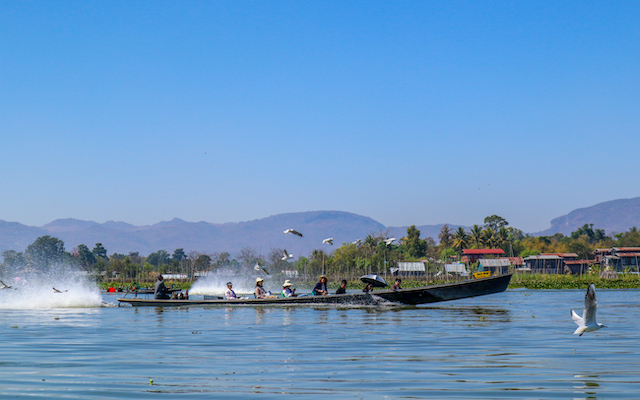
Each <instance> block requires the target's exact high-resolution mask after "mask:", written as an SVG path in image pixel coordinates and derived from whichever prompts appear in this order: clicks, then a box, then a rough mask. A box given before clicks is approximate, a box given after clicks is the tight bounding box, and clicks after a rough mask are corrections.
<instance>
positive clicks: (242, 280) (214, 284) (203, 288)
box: [189, 269, 277, 296]
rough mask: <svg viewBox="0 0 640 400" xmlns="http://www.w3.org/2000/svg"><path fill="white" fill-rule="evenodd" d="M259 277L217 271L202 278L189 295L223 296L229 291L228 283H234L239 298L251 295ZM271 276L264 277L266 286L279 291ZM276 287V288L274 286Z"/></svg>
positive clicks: (192, 287)
mask: <svg viewBox="0 0 640 400" xmlns="http://www.w3.org/2000/svg"><path fill="white" fill-rule="evenodd" d="M256 278H257V276H253V277H252V276H250V275H248V274H247V273H246V272H245V273H238V272H237V271H231V270H227V269H221V270H217V271H215V272H212V273H211V274H209V275H207V276H203V277H200V278H199V279H198V280H197V281H196V282H194V284H193V285H192V286H191V289H189V294H194V295H195V294H207V295H217V296H221V295H223V294H224V292H225V290H227V282H232V283H233V290H234V291H235V292H236V294H237V295H238V296H240V295H243V294H245V295H246V294H250V293H253V291H254V290H255V288H256ZM270 278H271V277H270V276H262V279H264V280H265V282H264V286H265V288H267V290H269V288H270V287H271V286H273V288H271V289H272V290H273V289H276V291H277V284H275V283H273V281H272V280H271V279H270ZM274 285H276V286H274Z"/></svg>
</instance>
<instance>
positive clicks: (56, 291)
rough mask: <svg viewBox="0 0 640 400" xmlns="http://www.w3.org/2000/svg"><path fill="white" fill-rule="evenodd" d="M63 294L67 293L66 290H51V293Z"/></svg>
mask: <svg viewBox="0 0 640 400" xmlns="http://www.w3.org/2000/svg"><path fill="white" fill-rule="evenodd" d="M64 292H68V290H58V289H56V288H53V293H64Z"/></svg>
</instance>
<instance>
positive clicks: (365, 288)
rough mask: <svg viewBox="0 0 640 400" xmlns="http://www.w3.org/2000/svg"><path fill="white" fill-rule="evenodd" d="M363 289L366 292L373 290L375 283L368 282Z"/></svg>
mask: <svg viewBox="0 0 640 400" xmlns="http://www.w3.org/2000/svg"><path fill="white" fill-rule="evenodd" d="M362 291H363V292H365V293H369V292H373V285H372V284H371V283H367V285H366V286H365V287H364V289H362Z"/></svg>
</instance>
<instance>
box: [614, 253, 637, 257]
mask: <svg viewBox="0 0 640 400" xmlns="http://www.w3.org/2000/svg"><path fill="white" fill-rule="evenodd" d="M616 256H618V257H640V253H632V252H629V253H622V252H621V253H617V254H616Z"/></svg>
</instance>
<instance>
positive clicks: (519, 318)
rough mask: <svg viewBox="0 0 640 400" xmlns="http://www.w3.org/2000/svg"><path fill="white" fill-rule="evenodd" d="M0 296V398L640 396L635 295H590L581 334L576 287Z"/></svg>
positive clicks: (639, 301) (638, 294)
mask: <svg viewBox="0 0 640 400" xmlns="http://www.w3.org/2000/svg"><path fill="white" fill-rule="evenodd" d="M0 292H2V293H0V397H2V398H8V397H29V398H75V399H77V398H81V399H125V398H127V399H141V398H149V399H157V398H171V399H182V398H194V399H198V398H223V399H224V398H228V399H237V398H240V397H249V396H251V397H253V398H265V399H267V398H274V399H275V398H278V399H279V398H282V397H283V396H295V397H296V398H309V399H311V398H323V397H329V398H336V399H343V398H344V399H386V398H393V399H396V398H398V399H402V398H407V399H423V398H437V399H442V398H452V399H454V398H455V399H505V398H513V399H616V398H625V399H628V398H638V397H640V394H639V393H638V392H640V356H639V355H640V354H639V351H638V350H639V347H640V345H639V340H638V338H639V335H640V333H639V332H640V330H639V329H638V322H637V321H638V320H640V291H637V290H624V291H622V290H598V302H599V311H598V321H599V322H601V323H604V324H605V325H607V326H608V328H605V329H601V330H599V331H597V332H592V333H587V334H585V335H584V336H582V337H578V336H574V335H572V333H573V331H574V330H575V328H576V325H575V324H574V322H573V321H572V320H571V318H570V309H571V308H574V309H576V311H578V313H579V314H582V308H583V304H584V293H585V291H575V290H566V291H531V290H512V291H507V292H505V293H501V294H496V295H490V296H484V297H478V298H473V299H466V300H458V301H453V302H447V303H437V304H435V305H431V306H421V307H390V308H345V307H339V308H337V307H329V308H319V307H310V306H297V307H286V308H276V307H202V306H200V307H193V306H192V307H181V308H168V307H167V308H162V307H143V308H134V307H129V306H127V307H100V306H99V304H100V301H101V300H104V301H106V302H107V303H110V304H111V305H115V303H116V296H115V295H106V294H102V295H101V294H98V293H97V292H95V291H93V292H91V291H89V292H90V293H85V294H84V295H83V296H77V293H76V294H74V293H73V291H71V290H70V291H69V292H66V293H62V294H56V296H58V297H55V296H53V294H49V293H47V294H46V295H43V296H42V297H43V298H44V300H43V299H40V300H37V299H35V298H34V299H33V303H32V304H31V306H29V304H30V303H29V302H28V301H27V300H25V299H23V300H22V301H21V302H16V301H12V300H11V296H12V294H11V293H7V292H10V291H8V290H3V291H0ZM15 293H17V292H13V295H15ZM78 297H82V300H78V301H79V302H80V303H78V301H76V300H73V299H74V298H78ZM47 304H49V305H52V304H53V305H55V306H57V307H59V308H48V309H46V308H42V307H46V305H47ZM80 306H82V307H84V308H78V307H80ZM150 380H153V384H150Z"/></svg>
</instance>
